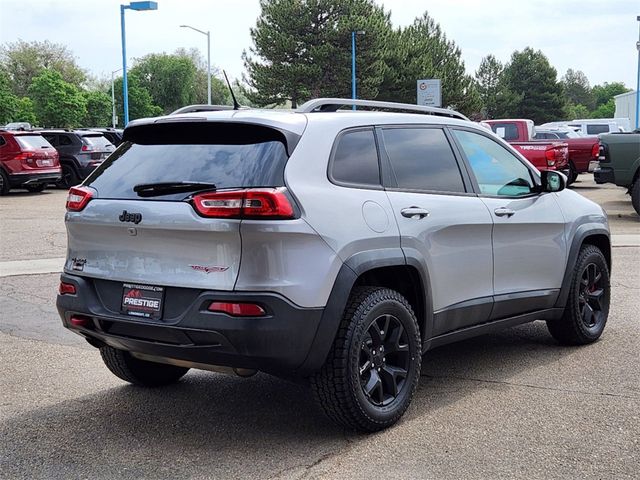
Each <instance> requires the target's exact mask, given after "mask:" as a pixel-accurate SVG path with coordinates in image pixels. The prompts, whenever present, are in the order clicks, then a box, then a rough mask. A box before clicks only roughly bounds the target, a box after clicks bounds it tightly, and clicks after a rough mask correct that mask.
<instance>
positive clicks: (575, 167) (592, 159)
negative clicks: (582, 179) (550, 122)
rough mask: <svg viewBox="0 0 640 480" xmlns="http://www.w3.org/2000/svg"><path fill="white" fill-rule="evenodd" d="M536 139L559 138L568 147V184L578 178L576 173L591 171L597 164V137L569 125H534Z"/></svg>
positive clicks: (598, 142)
mask: <svg viewBox="0 0 640 480" xmlns="http://www.w3.org/2000/svg"><path fill="white" fill-rule="evenodd" d="M534 138H535V139H536V140H560V141H562V142H565V143H566V144H567V145H568V147H569V173H568V175H567V177H568V184H569V185H571V184H572V183H573V182H575V181H576V179H577V178H578V174H580V173H586V172H593V171H594V170H595V168H596V167H597V166H598V156H599V155H600V141H599V140H598V137H587V136H585V135H582V134H581V133H577V132H576V131H575V130H573V129H571V128H570V127H547V128H545V127H535V135H534Z"/></svg>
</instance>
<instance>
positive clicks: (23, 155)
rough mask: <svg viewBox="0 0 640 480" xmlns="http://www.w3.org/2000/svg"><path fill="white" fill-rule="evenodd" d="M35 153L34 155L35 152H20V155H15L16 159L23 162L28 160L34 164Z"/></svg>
mask: <svg viewBox="0 0 640 480" xmlns="http://www.w3.org/2000/svg"><path fill="white" fill-rule="evenodd" d="M33 155H34V154H33V152H20V153H19V154H18V155H16V156H15V159H16V160H19V161H20V162H23V163H25V162H26V163H29V164H32V163H33Z"/></svg>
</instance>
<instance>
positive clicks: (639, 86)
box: [636, 15, 640, 129]
mask: <svg viewBox="0 0 640 480" xmlns="http://www.w3.org/2000/svg"><path fill="white" fill-rule="evenodd" d="M636 20H638V22H640V15H638V16H637V17H636ZM636 48H637V49H638V80H637V83H636V129H638V128H640V25H639V26H638V42H637V43H636Z"/></svg>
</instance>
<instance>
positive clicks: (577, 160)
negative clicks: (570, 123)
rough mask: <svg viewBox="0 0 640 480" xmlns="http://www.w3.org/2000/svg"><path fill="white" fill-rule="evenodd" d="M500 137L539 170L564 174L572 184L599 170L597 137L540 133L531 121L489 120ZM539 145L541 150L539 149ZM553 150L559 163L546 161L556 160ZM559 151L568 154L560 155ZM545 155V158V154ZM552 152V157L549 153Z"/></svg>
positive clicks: (557, 131) (568, 132)
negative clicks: (580, 176) (581, 175)
mask: <svg viewBox="0 0 640 480" xmlns="http://www.w3.org/2000/svg"><path fill="white" fill-rule="evenodd" d="M486 123H487V124H489V125H490V126H491V130H493V131H494V132H495V133H496V134H497V135H498V136H500V137H502V138H503V139H504V140H506V141H507V142H509V143H510V144H511V145H512V146H513V147H515V148H516V149H517V150H518V151H520V153H522V154H523V155H524V156H525V157H526V158H527V159H528V160H529V161H530V162H531V163H533V164H534V165H535V166H536V167H537V168H538V169H546V170H560V171H562V172H563V173H565V174H566V175H567V178H568V182H567V183H569V184H571V183H573V182H574V181H575V180H576V178H577V177H578V174H579V173H583V172H588V171H589V172H591V171H593V170H594V168H595V167H596V166H597V159H598V150H599V147H600V142H599V141H598V139H597V138H594V137H589V138H587V137H580V136H579V135H578V134H576V133H575V132H573V131H571V130H570V129H562V128H557V129H540V130H538V129H537V128H536V127H534V126H533V122H532V121H531V120H526V119H516V120H486ZM536 145H537V148H536ZM549 149H555V150H556V155H557V156H558V155H559V156H563V157H564V159H561V158H556V162H555V163H553V164H552V163H551V162H548V161H547V165H545V164H544V161H545V160H548V159H549V158H553V156H554V155H553V154H552V153H550V152H549ZM559 149H561V150H563V151H564V152H565V153H563V154H560V153H559ZM543 151H544V158H542V157H543V154H542V152H543ZM547 152H549V153H547Z"/></svg>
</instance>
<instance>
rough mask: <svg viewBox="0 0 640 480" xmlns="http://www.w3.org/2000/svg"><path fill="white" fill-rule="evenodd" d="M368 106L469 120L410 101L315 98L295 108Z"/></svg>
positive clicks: (309, 110)
mask: <svg viewBox="0 0 640 480" xmlns="http://www.w3.org/2000/svg"><path fill="white" fill-rule="evenodd" d="M353 105H355V106H358V107H370V108H375V109H381V110H394V111H398V112H411V113H424V114H426V115H438V116H441V117H450V118H458V119H460V120H469V119H468V118H467V117H465V116H464V115H463V114H461V113H459V112H456V111H455V110H449V109H447V108H438V107H427V106H423V105H412V104H410V103H396V102H379V101H377V100H354V99H349V98H316V99H314V100H309V101H308V102H306V103H304V104H302V105H300V107H298V109H297V110H296V111H297V112H299V113H313V112H335V111H337V110H339V109H340V108H342V107H346V106H353Z"/></svg>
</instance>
